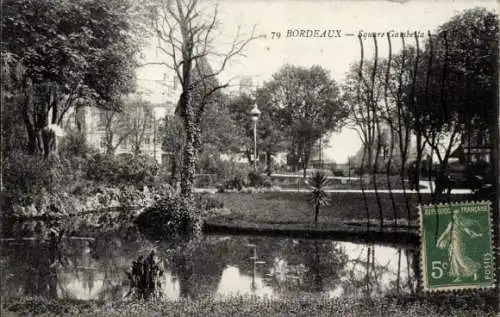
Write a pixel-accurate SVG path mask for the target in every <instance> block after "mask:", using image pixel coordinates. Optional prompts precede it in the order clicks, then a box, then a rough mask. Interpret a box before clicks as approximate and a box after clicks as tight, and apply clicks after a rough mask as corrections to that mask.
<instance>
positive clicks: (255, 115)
mask: <svg viewBox="0 0 500 317" xmlns="http://www.w3.org/2000/svg"><path fill="white" fill-rule="evenodd" d="M250 115H251V116H252V121H253V169H254V171H255V172H257V120H259V116H260V110H259V108H257V104H255V105H254V106H253V109H252V111H250Z"/></svg>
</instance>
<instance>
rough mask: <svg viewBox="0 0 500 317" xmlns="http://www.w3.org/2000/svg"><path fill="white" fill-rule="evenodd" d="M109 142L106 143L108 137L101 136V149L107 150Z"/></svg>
mask: <svg viewBox="0 0 500 317" xmlns="http://www.w3.org/2000/svg"><path fill="white" fill-rule="evenodd" d="M107 143H108V142H107V141H106V136H101V139H100V142H99V146H100V148H101V149H105V148H106V145H107Z"/></svg>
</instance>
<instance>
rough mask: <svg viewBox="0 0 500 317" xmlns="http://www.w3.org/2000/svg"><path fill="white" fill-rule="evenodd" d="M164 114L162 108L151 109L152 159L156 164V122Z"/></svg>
mask: <svg viewBox="0 0 500 317" xmlns="http://www.w3.org/2000/svg"><path fill="white" fill-rule="evenodd" d="M165 114H166V109H165V108H164V107H155V108H153V157H154V158H155V162H158V159H157V158H156V142H157V140H156V121H157V120H159V119H161V118H162V117H164V116H165Z"/></svg>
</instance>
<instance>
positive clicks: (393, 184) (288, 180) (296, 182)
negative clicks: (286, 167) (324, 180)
mask: <svg viewBox="0 0 500 317" xmlns="http://www.w3.org/2000/svg"><path fill="white" fill-rule="evenodd" d="M310 175H311V174H310V173H308V174H307V176H308V178H309V177H310ZM290 176H291V175H290ZM330 177H331V176H330ZM308 178H306V179H304V178H302V174H300V175H297V177H296V178H292V177H280V176H271V180H272V184H273V185H275V186H279V187H281V188H293V189H309V188H310V186H309V185H307V184H306V182H305V181H306V180H307V179H308ZM366 180H367V181H368V182H369V183H366V184H365V185H364V188H365V189H369V190H373V189H375V186H374V183H373V176H371V175H370V176H369V177H367V179H366ZM422 180H427V178H422ZM375 182H376V185H377V189H389V188H391V189H402V188H403V184H402V182H401V177H400V176H399V175H390V176H389V179H387V176H386V175H385V174H376V175H375ZM404 186H405V188H406V189H409V187H410V184H409V182H408V181H407V180H405V181H404ZM325 189H361V181H360V179H359V176H352V179H351V180H347V179H345V180H344V183H342V181H341V180H340V179H329V181H328V184H327V185H326V186H325Z"/></svg>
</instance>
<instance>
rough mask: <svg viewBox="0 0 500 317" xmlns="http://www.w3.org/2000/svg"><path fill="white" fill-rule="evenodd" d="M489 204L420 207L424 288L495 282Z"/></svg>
mask: <svg viewBox="0 0 500 317" xmlns="http://www.w3.org/2000/svg"><path fill="white" fill-rule="evenodd" d="M490 205H491V203H490V202H489V201H481V202H467V203H449V204H436V205H433V204H431V205H424V206H420V230H421V266H422V270H421V272H422V280H423V287H424V290H425V291H452V290H461V289H470V288H485V287H493V286H494V285H495V270H494V267H495V266H494V253H493V250H494V249H493V240H492V221H491V206H490Z"/></svg>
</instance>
